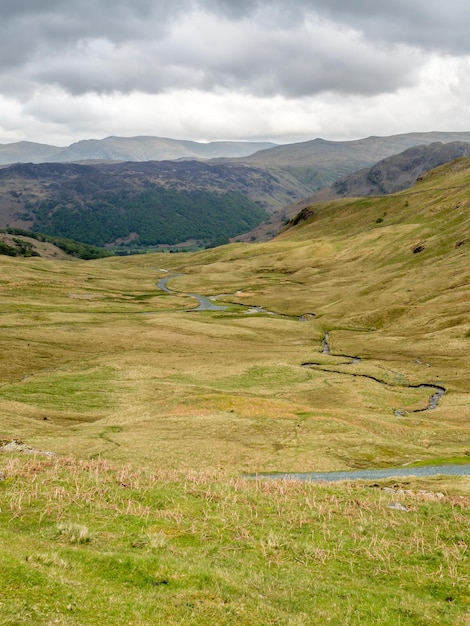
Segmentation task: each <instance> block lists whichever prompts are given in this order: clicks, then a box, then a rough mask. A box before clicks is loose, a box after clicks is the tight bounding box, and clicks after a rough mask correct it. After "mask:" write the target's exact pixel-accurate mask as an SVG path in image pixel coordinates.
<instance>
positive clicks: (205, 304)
mask: <svg viewBox="0 0 470 626" xmlns="http://www.w3.org/2000/svg"><path fill="white" fill-rule="evenodd" d="M177 276H182V274H171V275H169V276H165V277H164V278H161V279H160V280H159V281H158V283H157V287H158V288H159V289H161V290H162V291H165V292H167V293H176V294H180V295H186V296H190V297H191V298H195V299H196V300H197V301H198V303H199V305H198V307H197V308H195V309H188V312H190V311H224V310H225V309H226V307H225V306H219V305H216V304H214V303H213V302H211V300H210V299H209V298H207V297H205V296H201V295H199V294H196V293H185V292H181V291H175V290H173V289H169V287H168V286H167V283H168V281H169V280H170V279H172V278H176V277H177ZM252 308H253V307H252ZM255 308H256V309H259V310H261V311H263V312H264V309H260V307H255ZM266 313H271V312H270V311H266ZM309 315H314V314H309ZM298 319H299V320H302V321H303V316H301V317H299V318H298ZM329 338H330V333H329V332H328V331H327V332H325V334H324V336H323V338H322V354H328V355H330V356H334V357H340V358H345V359H348V362H347V363H345V364H344V365H352V364H355V363H360V362H361V359H360V357H358V356H350V355H347V354H334V353H332V352H331V347H330V344H329ZM302 367H308V368H311V369H315V370H319V371H323V372H331V373H336V374H344V375H345V376H355V377H361V378H367V379H369V380H373V381H375V382H377V383H380V384H382V385H387V386H389V387H396V386H402V387H406V388H408V389H429V390H432V391H433V393H432V394H431V396H430V398H429V401H428V405H427V406H426V407H425V408H423V409H414V410H413V411H404V410H401V409H397V410H395V414H396V415H398V416H404V415H406V414H407V413H423V412H424V411H432V410H433V409H436V408H437V407H438V406H439V401H440V399H441V398H442V397H443V395H444V394H445V393H446V388H445V387H442V386H441V385H435V384H433V383H421V384H419V385H397V384H394V383H389V382H387V381H385V380H381V379H380V378H377V377H375V376H372V375H370V374H358V373H355V372H344V371H341V370H333V369H329V368H326V367H321V365H320V363H315V362H306V363H302ZM437 475H451V476H470V463H469V464H468V465H457V464H441V465H425V466H420V467H394V468H383V469H364V470H346V471H339V472H304V473H280V474H250V475H247V477H248V478H267V479H289V480H305V481H328V482H334V481H340V480H355V479H357V480H375V479H381V478H392V477H402V476H421V477H423V476H424V477H428V476H437Z"/></svg>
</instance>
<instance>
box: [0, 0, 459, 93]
mask: <svg viewBox="0 0 470 626" xmlns="http://www.w3.org/2000/svg"><path fill="white" fill-rule="evenodd" d="M461 4H462V2H461V1H459V0H448V1H447V2H446V3H445V4H443V3H441V2H437V1H436V0H414V2H411V3H410V2H409V1H405V0H395V1H394V2H383V3H380V2H377V1H371V0H355V1H354V3H352V2H351V1H350V0H295V2H292V3H287V2H285V0H237V1H236V2H235V1H233V0H158V1H156V0H133V1H132V2H130V1H129V0H41V2H38V0H2V5H1V7H0V88H2V89H3V93H16V92H17V93H18V95H19V96H20V97H23V96H24V93H25V91H26V90H27V88H28V85H29V88H30V89H31V90H32V89H35V88H36V87H37V86H38V85H39V86H40V85H46V84H52V85H56V86H60V87H62V88H63V89H65V90H66V91H68V92H69V93H71V94H82V93H86V92H98V93H108V92H113V91H118V92H123V93H124V92H125V93H129V92H132V91H135V90H138V91H143V92H147V93H161V92H163V91H166V90H171V89H178V88H193V89H205V90H216V89H219V88H224V89H236V90H239V91H245V92H250V93H254V94H257V95H274V94H282V95H287V96H291V97H292V96H294V97H297V96H308V95H313V94H318V93H321V92H324V91H333V92H337V93H343V94H348V93H351V94H365V95H371V94H377V93H383V92H390V91H393V90H395V89H397V88H398V87H400V86H406V85H408V84H410V82H411V81H412V80H413V78H414V76H415V73H416V72H417V71H418V70H419V68H420V67H421V66H422V64H423V63H424V61H425V58H424V56H423V55H422V54H420V53H419V48H420V47H422V48H424V49H427V50H431V49H434V50H438V51H439V50H444V51H450V52H453V53H455V54H458V53H462V54H463V53H464V52H467V51H469V50H470V43H469V42H468V41H467V37H466V33H464V30H465V24H466V23H468V19H465V18H470V7H469V8H468V9H467V8H465V7H462V6H461ZM452 8H454V9H455V10H454V11H452ZM189 20H192V22H189ZM217 20H218V22H217ZM181 22H183V23H187V24H189V25H188V27H187V29H186V31H185V37H184V38H182V37H181V34H180V30H179V26H178V24H179V23H181ZM191 24H193V28H191ZM451 34H453V36H451Z"/></svg>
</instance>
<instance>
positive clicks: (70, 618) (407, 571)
mask: <svg viewBox="0 0 470 626" xmlns="http://www.w3.org/2000/svg"><path fill="white" fill-rule="evenodd" d="M3 466H4V468H5V470H6V474H7V476H8V478H7V480H6V481H5V482H3V483H1V485H0V489H1V491H0V493H1V498H2V505H1V513H0V519H1V525H0V539H1V543H2V553H1V556H0V560H1V572H2V574H1V579H2V597H1V600H0V616H1V623H2V624H70V625H72V624H74V625H79V626H85V625H88V624H129V625H130V624H132V625H137V624H139V625H147V624H162V625H172V624H194V625H196V624H201V625H206V624H207V625H214V626H220V625H223V624H227V625H228V624H240V625H246V626H256V625H259V626H265V625H267V624H273V625H274V624H278V625H279V626H284V625H287V624H289V625H291V624H292V625H296V626H299V625H311V624H338V625H340V624H341V625H342V624H357V625H363V624H380V625H382V626H386V625H390V626H395V625H396V624H419V625H422V626H431V625H436V626H438V625H439V626H441V625H444V624H468V623H470V605H469V603H470V593H469V583H470V569H469V552H468V527H469V526H468V525H469V517H470V516H469V506H470V498H469V497H468V495H467V496H465V495H462V494H463V493H465V492H467V493H468V481H467V483H465V482H464V480H463V479H460V480H457V481H452V484H450V483H449V482H448V481H447V482H446V481H444V480H438V479H434V481H432V486H433V489H434V491H432V492H431V491H428V490H427V489H423V487H426V484H425V483H422V484H420V483H417V484H415V485H414V486H413V488H412V489H410V486H409V485H402V487H404V488H402V489H397V488H396V487H395V488H389V489H379V488H377V487H375V488H374V487H373V486H371V485H366V484H362V485H361V484H351V485H349V486H323V485H312V484H306V483H299V482H284V481H265V482H263V481H259V482H258V481H250V480H243V479H241V478H236V477H231V476H229V475H224V474H221V473H220V472H218V473H217V472H212V473H210V472H205V473H203V472H177V471H161V470H158V469H155V468H149V467H147V468H139V469H136V468H132V467H130V466H123V465H122V464H120V465H116V464H114V463H111V462H109V461H76V460H72V459H58V460H57V459H56V460H54V459H40V458H33V459H32V458H25V457H22V458H19V457H18V456H17V457H16V458H15V457H14V456H12V457H11V458H8V459H6V460H5V461H4V463H3ZM384 484H385V483H384ZM436 489H439V490H441V491H439V492H436V491H435V490H436ZM397 504H399V505H400V508H399V509H397V508H396V507H397Z"/></svg>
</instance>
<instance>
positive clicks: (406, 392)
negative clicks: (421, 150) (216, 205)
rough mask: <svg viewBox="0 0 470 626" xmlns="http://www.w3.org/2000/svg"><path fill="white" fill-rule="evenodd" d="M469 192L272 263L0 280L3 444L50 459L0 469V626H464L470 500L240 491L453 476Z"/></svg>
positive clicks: (121, 267)
mask: <svg viewBox="0 0 470 626" xmlns="http://www.w3.org/2000/svg"><path fill="white" fill-rule="evenodd" d="M468 171H469V170H468V162H466V161H462V162H458V163H457V165H451V166H447V167H445V168H443V169H441V170H440V171H437V173H436V172H433V173H431V174H430V175H429V176H428V177H425V179H424V180H423V181H422V182H421V183H420V185H419V186H418V187H415V188H414V189H413V190H410V191H408V192H404V193H402V194H397V195H396V196H390V197H384V198H376V199H374V200H371V199H367V200H361V199H358V200H347V201H339V202H336V203H328V204H325V205H321V206H319V207H316V211H315V215H314V216H313V217H311V218H310V219H309V220H308V221H307V222H306V223H300V224H299V225H298V226H296V227H295V228H292V229H290V230H288V231H286V232H285V233H283V234H282V235H281V236H280V237H278V238H277V239H275V240H274V241H272V242H269V243H266V244H253V245H247V244H232V245H227V246H222V247H220V248H217V249H211V250H206V251H203V252H198V253H184V254H172V255H169V254H148V255H141V256H136V257H122V258H116V257H113V258H107V259H101V260H97V261H91V262H82V261H61V260H55V261H53V260H48V259H10V258H6V257H5V258H0V295H1V298H2V300H1V301H2V310H1V314H0V341H1V345H2V350H1V351H0V381H1V382H0V410H1V416H2V426H1V431H2V432H1V434H0V435H1V436H0V439H1V440H2V441H4V440H6V441H7V440H8V439H9V438H13V437H16V438H18V439H21V440H23V441H24V442H26V443H27V444H28V445H30V446H31V447H33V448H35V449H37V450H48V451H52V452H54V453H56V454H57V455H58V456H57V458H56V459H49V458H48V459H42V458H41V457H34V458H31V457H29V456H27V455H23V456H22V455H20V454H16V455H9V456H7V455H4V456H2V457H0V471H1V472H3V473H4V474H5V475H6V480H4V481H1V482H0V495H1V499H2V502H1V503H0V517H1V519H2V524H0V543H1V546H2V553H1V554H2V556H1V557H0V559H1V563H0V571H1V572H2V573H1V574H0V580H1V583H2V598H0V623H5V624H21V623H26V624H28V623H29V624H30V623H37V624H52V623H59V624H60V623H62V624H80V625H82V624H83V625H85V624H95V623H109V624H123V623H125V624H136V625H137V624H151V623H161V624H165V625H166V624H187V623H189V624H204V625H205V624H209V625H210V624H263V625H264V624H283V625H284V624H295V625H298V624H312V623H314V624H316V623H320V624H323V623H325V624H327V623H331V624H393V625H395V624H423V625H424V624H426V625H428V624H439V625H440V624H467V623H470V616H469V597H468V591H467V590H468V577H469V576H470V569H469V563H468V550H467V539H466V534H465V527H468V506H469V503H468V497H469V493H470V489H469V483H468V478H464V477H461V478H454V479H451V478H447V479H443V478H434V479H428V480H423V479H417V478H414V479H410V481H411V482H409V483H408V484H404V483H398V484H399V486H400V487H402V489H401V491H397V490H396V489H394V488H393V487H392V486H393V484H394V483H390V482H387V481H381V482H380V485H381V486H382V487H387V486H388V487H390V488H392V491H386V490H384V489H381V488H372V487H371V486H370V485H368V484H364V483H355V484H350V485H328V486H326V485H308V484H298V483H286V482H283V481H281V482H275V483H269V482H257V481H249V480H242V479H240V478H239V477H240V476H241V475H242V474H243V473H249V474H252V473H256V472H270V473H271V472H307V471H321V470H325V471H328V470H345V469H349V468H351V469H355V468H370V467H388V466H400V465H405V464H413V463H414V462H417V461H418V462H419V463H422V464H434V463H436V462H442V463H446V462H455V461H456V460H457V461H458V462H462V461H464V460H465V459H468V453H469V451H470V426H469V423H468V406H469V394H470V379H469V376H468V372H469V369H470V361H469V356H468V337H469V334H470V322H469V317H468V306H469V300H470V298H469V295H470V294H469V287H468V285H469V284H470V281H469V279H470V276H469V269H468V268H469V265H468V244H467V243H466V241H468V240H469V241H470V235H469V234H468V233H469V232H470V224H469V217H470V214H469V211H468V207H467V204H466V203H467V200H466V193H467V191H466V189H467V187H466V185H467V182H466V181H467V177H468ZM379 216H380V217H383V222H380V223H379V224H377V223H376V220H377V217H379ZM418 244H419V245H423V248H424V249H423V250H422V251H421V252H419V253H414V252H413V250H414V249H415V248H416V247H417V246H418ZM163 270H167V271H170V272H174V273H181V275H180V276H178V277H175V278H173V279H172V281H171V283H170V286H171V288H172V289H174V290H175V291H176V292H182V293H181V294H179V293H165V292H163V291H159V290H158V289H157V288H156V283H157V281H158V280H159V279H160V278H162V277H163V276H165V275H166V274H167V272H165V271H163ZM189 292H199V293H202V294H205V295H216V296H217V300H218V302H219V304H220V303H226V304H227V310H226V311H222V312H197V313H196V312H187V310H188V309H190V308H191V307H194V306H195V305H196V302H195V300H193V299H191V298H189V297H188V296H186V295H184V293H189ZM255 305H256V306H261V307H263V309H264V310H265V311H269V312H271V313H257V312H254V310H252V309H250V307H253V306H255ZM326 331H328V332H329V339H328V342H329V346H330V348H331V354H323V353H322V338H323V337H324V335H325V332H326ZM344 355H351V356H358V357H360V358H361V360H360V361H358V362H353V360H352V359H351V358H349V357H347V356H344ZM306 364H309V365H308V366H304V365H306ZM422 383H427V384H436V385H440V386H444V387H445V388H446V393H445V395H444V396H443V398H442V399H441V400H440V402H439V406H438V408H436V409H435V410H433V411H425V412H420V413H415V412H413V411H415V410H417V409H422V408H425V407H426V405H427V402H428V400H429V396H430V393H431V392H430V390H429V389H422V388H414V387H412V386H413V385H414V386H416V385H420V384H422ZM410 386H411V387H410ZM426 494H427V495H426ZM439 494H443V495H442V496H441V495H439ZM397 501H398V502H399V503H400V504H402V505H403V506H404V507H405V508H406V511H400V510H396V509H389V508H388V507H389V506H391V505H393V504H394V503H396V502H397ZM3 590H5V591H3ZM46 591H47V593H46Z"/></svg>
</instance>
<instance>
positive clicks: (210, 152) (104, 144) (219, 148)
mask: <svg viewBox="0 0 470 626" xmlns="http://www.w3.org/2000/svg"><path fill="white" fill-rule="evenodd" d="M274 145H275V144H273V143H270V142H250V141H212V142H208V143H199V142H196V141H187V140H179V139H169V138H164V137H145V136H144V137H106V138H105V139H87V140H83V141H77V142H76V143H73V144H71V145H70V146H67V147H63V148H61V147H58V146H50V145H47V144H38V143H34V142H30V141H20V142H17V143H10V144H0V165H4V164H12V163H47V162H49V163H50V162H60V163H65V162H68V161H90V160H104V161H163V160H167V159H182V158H186V159H188V158H189V159H210V158H216V157H242V156H247V155H249V154H252V153H253V152H256V151H257V150H263V149H266V148H271V147H273V146H274Z"/></svg>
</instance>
